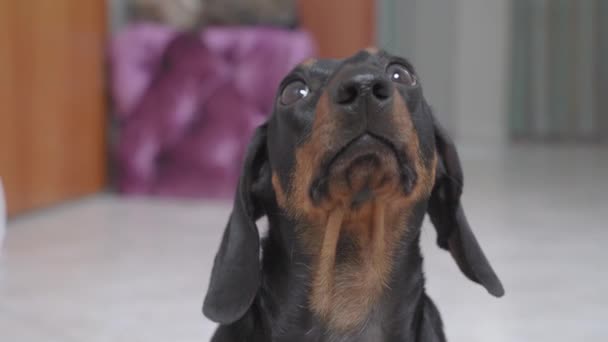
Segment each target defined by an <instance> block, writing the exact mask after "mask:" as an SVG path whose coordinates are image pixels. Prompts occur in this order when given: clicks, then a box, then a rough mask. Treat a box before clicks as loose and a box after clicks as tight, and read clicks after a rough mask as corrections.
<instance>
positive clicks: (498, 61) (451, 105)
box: [378, 0, 509, 145]
mask: <svg viewBox="0 0 608 342" xmlns="http://www.w3.org/2000/svg"><path fill="white" fill-rule="evenodd" d="M508 3H509V0H385V1H380V6H379V11H378V12H379V18H378V19H379V26H380V30H378V32H379V35H380V37H379V41H380V44H381V45H384V46H388V47H389V48H392V49H394V50H396V51H395V52H397V53H400V54H403V55H404V56H406V57H408V58H410V59H411V60H412V62H413V64H414V66H415V67H416V69H417V71H418V74H419V75H420V76H421V79H422V83H423V86H424V91H425V95H426V97H427V99H428V100H429V102H430V103H431V105H432V106H433V108H434V109H435V112H436V115H437V116H438V117H439V120H441V122H442V123H443V124H444V126H446V127H447V129H448V130H449V131H450V132H451V134H452V136H454V138H455V139H456V140H458V141H459V143H463V144H478V145H488V144H491V145H500V144H503V143H504V142H505V141H506V136H507V114H506V112H505V107H506V99H507V95H508V94H507V81H508V78H507V73H506V70H507V63H508V59H507V56H508V53H507V46H508V38H509V37H508V30H509V6H508ZM390 31H394V32H392V33H391V32H390ZM391 34H392V36H391Z"/></svg>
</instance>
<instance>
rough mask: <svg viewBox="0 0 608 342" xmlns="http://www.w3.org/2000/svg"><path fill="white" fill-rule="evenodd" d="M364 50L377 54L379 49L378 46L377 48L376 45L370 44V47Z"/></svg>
mask: <svg viewBox="0 0 608 342" xmlns="http://www.w3.org/2000/svg"><path fill="white" fill-rule="evenodd" d="M365 51H367V52H368V53H369V54H370V55H375V54H377V53H378V51H379V50H378V48H377V47H375V46H370V47H367V48H366V49H365Z"/></svg>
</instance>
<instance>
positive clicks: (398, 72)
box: [386, 64, 416, 86]
mask: <svg viewBox="0 0 608 342" xmlns="http://www.w3.org/2000/svg"><path fill="white" fill-rule="evenodd" d="M386 73H387V74H388V76H389V77H390V78H391V80H392V81H393V82H396V83H401V84H405V85H408V86H414V85H416V77H414V75H412V73H411V72H410V71H409V70H407V68H406V67H405V66H403V65H401V64H391V65H389V66H388V68H386Z"/></svg>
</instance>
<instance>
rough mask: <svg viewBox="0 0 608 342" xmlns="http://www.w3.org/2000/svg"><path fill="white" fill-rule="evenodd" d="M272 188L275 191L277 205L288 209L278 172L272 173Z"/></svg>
mask: <svg viewBox="0 0 608 342" xmlns="http://www.w3.org/2000/svg"><path fill="white" fill-rule="evenodd" d="M272 188H273V189H274V194H275V197H276V199H277V204H278V205H279V207H281V208H283V209H285V208H286V207H287V197H286V195H285V191H283V187H282V186H281V182H280V181H279V176H278V175H277V174H276V172H273V173H272Z"/></svg>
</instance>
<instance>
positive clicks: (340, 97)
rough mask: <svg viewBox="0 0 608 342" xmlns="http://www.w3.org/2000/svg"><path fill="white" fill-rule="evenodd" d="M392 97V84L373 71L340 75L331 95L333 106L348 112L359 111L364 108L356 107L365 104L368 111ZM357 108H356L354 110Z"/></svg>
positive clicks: (352, 71) (383, 76) (358, 71)
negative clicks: (335, 105)
mask: <svg viewBox="0 0 608 342" xmlns="http://www.w3.org/2000/svg"><path fill="white" fill-rule="evenodd" d="M392 95H393V84H392V82H391V81H390V80H389V79H388V77H386V75H384V73H380V72H377V71H375V70H360V69H359V70H357V69H354V70H350V71H349V72H348V73H347V74H343V75H340V77H339V79H338V80H337V82H336V86H335V89H334V94H333V101H334V103H335V104H337V105H339V106H341V107H344V108H346V109H348V110H349V111H353V110H356V111H360V110H362V109H364V108H360V106H357V105H358V104H359V103H360V102H366V103H365V104H363V105H367V106H368V108H365V109H367V110H369V109H375V108H377V107H380V106H381V105H382V104H384V103H385V102H388V101H389V100H390V99H391V97H392ZM355 107H357V108H355Z"/></svg>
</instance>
